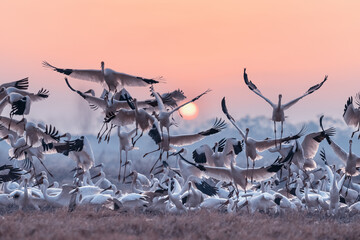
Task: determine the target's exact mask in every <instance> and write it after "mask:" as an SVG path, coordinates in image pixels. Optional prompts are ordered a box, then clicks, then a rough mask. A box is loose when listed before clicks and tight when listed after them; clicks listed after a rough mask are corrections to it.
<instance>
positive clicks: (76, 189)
mask: <svg viewBox="0 0 360 240" xmlns="http://www.w3.org/2000/svg"><path fill="white" fill-rule="evenodd" d="M77 192H79V188H75V189H73V190H71V191H70V192H69V194H74V193H77Z"/></svg>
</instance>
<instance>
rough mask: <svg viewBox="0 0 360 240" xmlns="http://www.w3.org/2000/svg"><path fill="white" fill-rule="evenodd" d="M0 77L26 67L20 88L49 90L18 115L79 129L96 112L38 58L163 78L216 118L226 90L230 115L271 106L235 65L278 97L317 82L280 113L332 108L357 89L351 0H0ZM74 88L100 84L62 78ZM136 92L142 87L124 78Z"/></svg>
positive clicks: (359, 5)
mask: <svg viewBox="0 0 360 240" xmlns="http://www.w3.org/2000/svg"><path fill="white" fill-rule="evenodd" d="M1 6H2V9H3V11H2V14H1V15H0V26H1V31H2V34H1V38H0V53H1V55H0V63H1V66H2V67H1V69H0V77H1V82H6V81H13V80H18V79H21V78H24V77H29V80H30V88H29V91H33V92H37V91H38V90H39V89H40V88H42V87H43V88H46V89H48V90H49V91H50V97H49V98H48V99H47V100H46V101H43V102H36V103H34V104H33V105H32V110H31V113H30V115H29V118H30V119H32V120H34V121H43V122H45V123H51V124H54V125H56V126H57V127H58V128H59V129H62V130H63V131H72V132H74V133H76V134H83V133H90V132H94V129H95V128H96V131H95V132H97V130H98V129H99V128H100V125H101V121H102V117H103V116H101V115H100V114H99V113H95V112H92V110H90V108H89V107H88V106H87V104H86V103H85V101H84V100H83V99H81V98H80V96H78V95H77V94H75V93H73V92H71V91H70V90H69V89H68V88H67V86H66V85H65V82H64V78H63V75H61V74H58V73H56V72H52V71H50V70H49V69H45V68H43V67H42V64H41V63H42V61H44V60H46V61H48V62H49V63H51V64H52V65H55V66H57V67H61V68H74V69H100V62H101V61H104V62H105V67H108V68H112V69H114V70H116V71H119V72H124V73H128V74H132V75H137V76H142V77H146V78H152V77H159V76H162V77H163V79H164V80H165V81H166V83H161V84H157V85H156V86H155V90H157V91H159V92H167V91H172V90H175V89H177V88H180V89H182V90H183V91H184V92H185V94H186V95H187V96H188V98H192V97H194V96H196V95H198V94H200V93H202V92H203V91H205V90H206V89H209V88H210V89H212V92H210V93H209V94H207V95H205V96H203V97H202V98H201V99H200V100H199V101H198V102H197V104H198V107H199V113H198V118H196V119H194V120H182V119H179V118H177V119H178V121H179V122H180V126H186V125H189V124H199V122H202V121H205V120H208V119H211V118H215V117H217V116H219V117H224V115H223V114H222V112H221V107H220V101H221V99H222V98H223V97H224V96H226V99H227V105H228V108H229V111H230V112H231V114H232V115H233V116H234V117H235V118H236V119H239V118H243V117H245V116H251V117H255V116H259V115H265V116H266V117H268V118H269V119H270V118H271V113H272V110H271V108H270V106H269V105H268V104H267V103H266V102H265V101H264V100H262V99H260V98H259V97H258V96H256V95H255V94H254V93H252V92H251V91H250V90H249V89H248V88H247V87H246V86H245V84H244V80H243V69H244V68H245V67H246V68H247V72H248V76H249V78H250V80H251V81H253V82H254V83H255V84H256V85H257V87H258V88H259V89H260V90H261V92H262V93H263V94H264V95H265V96H267V97H268V98H270V99H272V100H273V101H274V102H275V101H277V96H278V94H279V93H282V95H283V101H284V102H287V101H290V100H292V99H294V98H296V97H298V96H300V95H302V94H303V93H304V92H305V91H306V90H307V89H308V88H309V87H311V86H313V85H315V84H317V83H319V82H320V81H322V80H323V78H324V76H325V75H328V76H329V77H328V81H327V82H326V83H325V84H324V85H323V86H322V88H321V89H320V90H318V91H317V92H315V93H313V94H311V95H309V96H307V97H306V98H304V99H302V100H301V101H299V102H298V103H297V104H296V105H294V106H293V107H292V108H291V109H289V110H288V111H286V112H285V113H286V114H287V115H288V116H289V118H288V119H287V120H286V121H291V122H295V123H300V122H303V121H308V120H314V119H316V118H318V116H319V115H321V114H325V115H326V116H331V117H334V118H341V117H342V114H343V109H344V104H345V102H346V100H347V98H348V97H349V96H354V95H355V94H356V93H357V92H358V91H360V84H359V76H360V66H359V64H360V56H359V53H360V44H359V42H360V15H359V14H358V9H360V2H359V1H355V0H349V1H346V2H341V1H334V0H319V1H309V0H304V1H285V0H279V1H265V0H264V1H261V0H259V1H209V0H207V1H190V0H183V1H165V0H164V1H149V0H138V1H136V0H135V1H134V0H124V1H95V0H86V1H85V0H83V1H82V0H79V1H70V0H63V1H59V2H57V3H55V2H54V1H40V0H34V1H2V2H1ZM69 80H70V83H71V84H72V85H73V87H75V88H76V89H79V90H82V91H85V90H88V89H89V88H93V89H95V91H96V93H97V94H100V92H101V87H100V86H99V85H96V84H94V83H89V82H86V81H81V80H76V79H69ZM128 90H129V91H130V93H131V94H132V95H133V96H135V97H136V98H138V99H147V98H149V97H150V96H149V89H148V88H129V89H128Z"/></svg>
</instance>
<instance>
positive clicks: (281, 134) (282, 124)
mask: <svg viewBox="0 0 360 240" xmlns="http://www.w3.org/2000/svg"><path fill="white" fill-rule="evenodd" d="M283 126H284V122H283V121H281V132H280V149H281V139H282V136H283V131H284V129H283Z"/></svg>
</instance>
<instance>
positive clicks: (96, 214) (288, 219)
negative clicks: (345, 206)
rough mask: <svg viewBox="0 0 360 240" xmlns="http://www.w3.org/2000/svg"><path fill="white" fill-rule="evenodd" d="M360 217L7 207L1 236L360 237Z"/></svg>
mask: <svg viewBox="0 0 360 240" xmlns="http://www.w3.org/2000/svg"><path fill="white" fill-rule="evenodd" d="M359 223H360V217H358V216H352V217H350V216H349V215H347V214H343V215H342V216H336V217H325V216H324V215H320V214H315V215H314V214H312V215H310V214H305V213H287V214H281V215H268V214H263V213H256V214H255V215H248V214H227V213H219V212H211V213H210V212H207V211H200V212H191V213H187V214H182V215H172V214H162V213H156V214H154V213H142V212H137V213H130V212H120V211H111V210H107V209H103V210H100V211H96V210H94V209H86V208H81V209H80V208H79V209H76V210H75V211H74V212H72V213H68V212H67V210H66V209H56V210H46V211H27V212H23V211H7V212H5V213H3V214H2V215H1V216H0V239H52V240H56V239H107V240H108V239H262V240H265V239H292V240H296V239H306V240H310V239H321V240H326V239H360V228H359Z"/></svg>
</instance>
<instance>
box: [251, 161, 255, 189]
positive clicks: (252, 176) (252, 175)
mask: <svg viewBox="0 0 360 240" xmlns="http://www.w3.org/2000/svg"><path fill="white" fill-rule="evenodd" d="M254 168H255V160H253V165H252V171H251V184H252V183H253V178H254Z"/></svg>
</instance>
